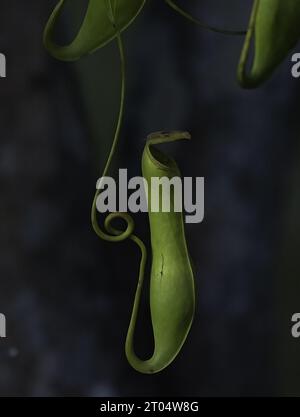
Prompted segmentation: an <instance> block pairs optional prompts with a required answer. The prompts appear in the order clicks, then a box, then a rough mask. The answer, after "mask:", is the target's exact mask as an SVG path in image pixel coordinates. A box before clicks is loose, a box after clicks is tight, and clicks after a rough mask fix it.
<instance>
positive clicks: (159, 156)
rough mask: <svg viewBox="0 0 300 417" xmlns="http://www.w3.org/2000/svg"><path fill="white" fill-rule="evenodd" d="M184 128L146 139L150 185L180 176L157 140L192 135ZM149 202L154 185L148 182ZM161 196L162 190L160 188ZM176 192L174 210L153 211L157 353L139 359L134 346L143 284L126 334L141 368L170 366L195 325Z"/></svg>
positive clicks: (133, 358) (152, 301)
mask: <svg viewBox="0 0 300 417" xmlns="http://www.w3.org/2000/svg"><path fill="white" fill-rule="evenodd" d="M189 138H190V136H189V134H188V133H185V132H170V133H156V134H153V135H151V136H150V137H149V138H148V140H147V143H146V146H145V149H144V153H143V158H142V171H143V177H144V178H145V179H146V180H147V182H148V185H149V184H151V178H152V177H159V178H161V177H168V178H173V177H180V171H179V169H178V167H177V165H176V163H175V161H174V160H173V159H172V158H169V157H168V156H166V155H165V154H163V153H162V152H161V151H159V150H158V149H157V147H156V145H158V144H161V143H166V142H172V141H174V140H180V139H189ZM148 189H149V192H148V201H149V202H150V201H151V187H150V186H148ZM160 195H161V189H160ZM172 200H173V192H171V211H170V212H162V210H161V207H160V210H159V212H151V211H150V207H149V208H148V210H149V223H150V231H151V246H152V266H151V278H150V279H151V281H150V307H151V319H152V327H153V334H154V353H153V356H152V357H151V358H150V359H148V360H145V361H143V360H141V359H139V358H138V357H137V356H136V355H135V353H134V348H133V344H134V343H133V337H134V330H135V322H136V318H137V310H138V305H139V301H140V293H141V284H142V281H141V280H139V285H138V288H137V293H136V297H135V302H134V309H133V314H132V318H131V322H130V326H129V330H128V334H127V340H126V355H127V359H128V361H129V363H130V364H131V365H132V367H133V368H135V369H136V370H137V371H139V372H143V373H155V372H159V371H161V370H162V369H164V368H165V367H166V366H168V365H169V364H170V363H171V362H172V361H173V360H174V358H175V357H176V355H177V354H178V352H179V351H180V349H181V347H182V345H183V343H184V341H185V339H186V337H187V335H188V332H189V330H190V327H191V324H192V321H193V316H194V309H195V291H194V277H193V270H192V266H191V262H190V257H189V253H188V249H187V244H186V239H185V232H184V224H183V218H182V213H181V212H180V213H178V212H174V205H173V202H172Z"/></svg>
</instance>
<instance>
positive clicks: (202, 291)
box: [0, 0, 300, 396]
mask: <svg viewBox="0 0 300 417" xmlns="http://www.w3.org/2000/svg"><path fill="white" fill-rule="evenodd" d="M86 3H87V2H86V1H84V2H83V1H82V0H76V1H73V2H70V7H69V8H68V10H66V13H65V14H64V17H63V19H62V23H61V27H60V29H59V33H58V35H59V36H61V39H62V40H70V39H71V38H72V36H73V34H74V33H75V32H74V31H75V29H76V25H77V23H78V16H79V15H80V16H81V15H82V11H83V10H84V7H83V4H84V5H86ZM55 4H56V0H44V1H38V0H28V1H26V2H20V1H17V0H11V1H3V2H2V4H1V16H0V27H1V31H0V52H2V53H5V54H6V56H7V75H8V76H7V78H6V79H1V80H0V99H1V101H0V106H1V110H0V132H1V139H0V190H1V200H0V201H1V202H0V214H1V222H0V277H1V286H0V312H2V313H5V314H6V317H7V338H6V339H0V395H1V396H6V395H9V396H17V395H18V396H20V395H21V396H62V395H82V396H106V395H107V396H110V395H111V396H118V395H124V396H128V395H130V396H134V395H146V396H150V395H173V396H177V395H196V396H215V395H220V396H242V395H300V379H299V378H300V361H299V352H300V341H299V339H293V338H292V337H291V316H292V314H293V313H295V312H299V311H300V300H299V291H300V280H299V279H298V278H300V256H299V253H298V251H299V250H300V249H299V247H300V221H299V216H298V213H299V210H300V192H299V181H300V149H299V145H298V144H299V139H300V118H299V117H298V115H299V110H300V102H299V101H298V97H299V92H300V82H299V81H297V80H294V79H292V77H291V74H290V67H291V64H290V59H287V60H286V62H285V63H284V64H283V65H282V66H281V68H280V70H278V71H277V72H276V74H275V75H274V77H273V78H272V80H271V81H269V82H268V83H266V84H265V86H263V87H262V88H260V89H258V90H255V91H243V90H241V89H240V88H239V86H238V85H237V83H236V79H235V73H236V67H237V62H238V58H239V53H240V50H241V46H242V43H243V37H228V36H223V35H219V34H214V33H209V32H206V31H205V30H201V29H200V28H198V27H195V26H193V25H192V24H190V23H189V22H186V21H185V20H184V19H183V18H181V17H179V16H177V15H176V14H175V13H174V12H173V11H172V10H171V9H169V8H168V7H167V6H166V5H165V3H164V1H162V0H148V2H147V5H146V7H145V9H144V11H143V12H142V14H141V15H140V16H139V18H138V19H137V20H136V22H135V23H134V24H133V25H132V26H131V28H130V29H129V30H128V31H126V33H125V34H124V42H125V45H126V55H127V83H128V90H127V100H126V115H125V120H124V125H123V129H122V135H121V142H120V146H119V149H118V153H117V156H116V158H115V170H114V171H113V172H112V173H116V169H117V168H119V167H121V168H125V167H126V168H128V170H129V175H131V176H134V175H140V160H141V152H142V149H143V146H144V143H145V137H146V135H147V134H148V133H150V132H152V131H156V130H162V129H186V130H189V131H190V132H191V134H192V137H193V140H192V142H191V143H189V144H185V143H183V144H178V145H170V146H169V147H168V151H169V152H170V153H171V154H172V155H173V156H174V157H175V158H176V160H177V162H178V164H179V166H180V168H181V171H182V173H183V175H185V176H204V177H205V181H206V189H205V193H206V194H205V199H206V200H205V221H204V222H203V223H202V224H198V225H187V227H186V232H187V238H188V242H189V247H190V252H191V254H192V257H193V260H194V264H195V266H196V271H197V275H196V281H197V312H196V317H195V321H194V324H193V327H192V331H191V333H190V335H189V338H188V340H187V342H186V344H185V346H184V348H183V349H182V352H181V353H180V355H179V356H178V358H177V359H176V361H175V362H174V363H173V364H172V365H171V366H170V367H168V368H167V369H166V370H165V371H164V372H162V373H160V374H158V375H154V376H147V375H141V374H138V373H137V372H135V371H134V370H133V369H131V368H130V366H129V365H128V363H127V361H126V358H125V354H124V342H125V336H126V331H127V326H128V323H129V318H130V313H131V307H132V302H133V297H134V292H135V286H136V283H137V273H138V265H139V252H138V250H137V248H136V247H135V246H134V245H133V243H132V242H130V241H126V242H123V243H120V244H110V243H107V242H103V241H101V240H100V239H98V238H97V236H96V235H95V234H94V232H93V230H92V228H91V225H90V206H91V202H92V198H93V194H94V189H95V182H96V179H97V178H98V177H99V176H100V175H101V173H102V169H103V165H104V162H105V158H106V156H107V152H108V150H109V146H110V144H111V140H112V134H113V129H114V123H115V120H116V113H117V110H118V98H119V97H118V94H119V87H120V79H119V78H120V77H119V75H120V74H119V61H118V51H117V48H116V45H115V43H112V44H111V45H110V46H107V47H105V48H104V49H102V50H100V51H98V52H97V53H96V54H94V55H93V56H90V57H87V58H84V59H82V60H81V61H80V63H76V64H66V63H61V62H58V61H56V60H54V59H53V58H51V57H50V56H49V55H48V54H47V52H46V51H45V50H44V49H43V45H42V31H43V27H44V25H45V23H46V21H47V18H48V17H49V14H50V11H51V10H52V9H53V7H54V5H55ZM178 4H181V5H184V6H185V7H186V8H187V9H189V10H190V11H191V12H192V13H193V14H194V15H195V16H198V17H200V18H201V19H202V20H204V21H206V22H208V23H210V24H214V25H219V26H223V27H227V28H238V29H240V28H246V27H247V21H248V17H249V14H250V10H251V4H252V1H251V0H244V1H243V2H240V1H237V0H227V1H226V2H224V1H221V0H213V1H212V0H209V1H208V0H201V1H200V0H197V1H196V0H188V1H185V2H184V1H180V0H178ZM76 8H77V9H76ZM71 9H72V10H71ZM74 11H75V12H74ZM76 16H77V17H76ZM135 219H136V233H137V234H138V235H139V236H141V237H143V238H144V239H145V241H146V242H147V243H148V244H149V230H148V224H147V216H143V215H137V216H135ZM147 296H148V289H147V287H145V291H144V299H143V307H142V309H141V311H140V319H139V326H138V331H137V334H136V339H137V343H136V345H137V351H138V353H139V354H140V355H143V356H147V355H149V354H150V353H151V352H152V339H151V327H150V319H149V307H148V298H147Z"/></svg>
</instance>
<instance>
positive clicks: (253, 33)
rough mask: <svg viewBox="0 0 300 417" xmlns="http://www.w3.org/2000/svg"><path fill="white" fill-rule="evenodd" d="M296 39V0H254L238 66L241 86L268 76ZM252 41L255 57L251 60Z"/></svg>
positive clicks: (299, 7) (299, 20) (299, 28)
mask: <svg viewBox="0 0 300 417" xmlns="http://www.w3.org/2000/svg"><path fill="white" fill-rule="evenodd" d="M299 39H300V1H299V0H255V1H254V5H253V10H252V15H251V19H250V24H249V30H248V33H247V36H246V40H245V44H244V48H243V51H242V55H241V59H240V63H239V68H238V79H239V82H240V84H241V86H242V87H245V88H254V87H257V86H259V85H260V84H262V83H263V82H264V81H266V80H267V79H268V78H270V76H271V75H272V73H273V71H274V70H275V69H276V68H277V67H278V65H279V64H280V63H281V62H282V61H283V60H284V59H285V58H286V57H287V56H288V54H289V53H290V51H291V50H292V49H293V48H294V47H295V46H296V44H297V42H298V40H299ZM252 41H253V42H254V57H253V62H252V63H251V64H250V63H249V62H248V61H249V55H250V50H251V43H252ZM248 65H249V66H250V69H249V71H248V70H247V66H248Z"/></svg>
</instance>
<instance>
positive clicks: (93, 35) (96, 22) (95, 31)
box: [44, 0, 145, 61]
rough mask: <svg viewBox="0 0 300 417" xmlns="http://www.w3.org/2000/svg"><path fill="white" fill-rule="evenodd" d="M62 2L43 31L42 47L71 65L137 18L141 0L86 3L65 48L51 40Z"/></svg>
mask: <svg viewBox="0 0 300 417" xmlns="http://www.w3.org/2000/svg"><path fill="white" fill-rule="evenodd" d="M65 3H66V0H60V1H59V3H58V4H57V6H56V7H55V9H54V10H53V12H52V14H51V16H50V18H49V20H48V23H47V25H46V27H45V31H44V45H45V47H46V48H47V50H48V51H49V52H50V54H51V55H52V56H54V57H55V58H58V59H61V60H63V61H74V60H76V59H79V58H80V57H81V56H83V55H86V54H90V53H92V52H94V51H95V50H97V49H99V48H101V47H102V46H104V45H105V44H107V43H108V42H109V41H111V40H112V39H114V38H115V37H116V36H117V34H118V33H120V32H121V31H122V30H124V29H126V28H127V27H128V26H129V25H130V23H131V22H132V21H133V20H134V19H135V17H136V16H137V15H138V13H139V12H140V10H141V9H142V7H143V6H144V3H145V0H126V1H125V0H89V3H88V7H87V11H86V14H85V17H84V19H83V22H82V25H81V27H80V29H79V32H78V34H77V35H76V37H75V39H74V40H73V41H72V42H71V43H70V44H69V45H58V44H57V43H55V41H54V40H53V36H54V30H55V28H56V25H57V23H58V19H59V17H60V15H61V13H62V10H63V7H64V5H65Z"/></svg>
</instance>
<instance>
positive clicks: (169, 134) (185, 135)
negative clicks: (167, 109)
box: [147, 130, 191, 142]
mask: <svg viewBox="0 0 300 417" xmlns="http://www.w3.org/2000/svg"><path fill="white" fill-rule="evenodd" d="M160 139H161V140H162V142H163V141H164V140H168V139H170V140H172V141H173V140H177V139H191V135H190V133H189V132H187V131H183V130H169V131H166V130H161V131H158V132H153V133H150V135H148V136H147V140H150V141H152V140H160Z"/></svg>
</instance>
